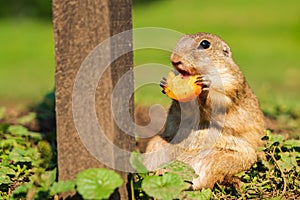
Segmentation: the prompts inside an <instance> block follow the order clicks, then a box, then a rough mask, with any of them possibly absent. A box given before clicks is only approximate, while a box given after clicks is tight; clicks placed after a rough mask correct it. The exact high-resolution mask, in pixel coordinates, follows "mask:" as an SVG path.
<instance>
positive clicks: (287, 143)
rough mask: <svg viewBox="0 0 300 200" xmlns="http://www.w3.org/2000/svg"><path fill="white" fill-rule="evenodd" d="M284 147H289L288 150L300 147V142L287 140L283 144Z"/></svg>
mask: <svg viewBox="0 0 300 200" xmlns="http://www.w3.org/2000/svg"><path fill="white" fill-rule="evenodd" d="M284 146H286V147H290V148H293V147H300V141H299V140H294V139H292V140H287V141H285V142H284Z"/></svg>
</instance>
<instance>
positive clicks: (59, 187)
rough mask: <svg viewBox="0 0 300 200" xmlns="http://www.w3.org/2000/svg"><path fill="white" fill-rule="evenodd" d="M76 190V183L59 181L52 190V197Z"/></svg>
mask: <svg viewBox="0 0 300 200" xmlns="http://www.w3.org/2000/svg"><path fill="white" fill-rule="evenodd" d="M74 189H75V181H71V180H67V181H59V182H54V183H53V185H52V186H51V188H50V195H51V196H53V195H55V194H59V193H62V192H68V191H72V190H74Z"/></svg>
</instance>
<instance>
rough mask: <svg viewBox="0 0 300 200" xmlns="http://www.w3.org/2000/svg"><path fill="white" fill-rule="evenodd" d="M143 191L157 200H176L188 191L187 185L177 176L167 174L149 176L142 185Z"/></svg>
mask: <svg viewBox="0 0 300 200" xmlns="http://www.w3.org/2000/svg"><path fill="white" fill-rule="evenodd" d="M142 189H143V190H144V191H145V192H146V193H147V194H148V195H149V196H152V197H154V198H157V199H163V200H168V199H174V198H176V197H178V195H179V193H180V192H181V191H182V190H184V189H187V184H186V183H185V182H184V180H183V179H182V178H181V177H180V176H179V175H177V174H172V173H165V174H163V175H162V176H156V175H155V176H148V177H146V178H145V179H144V181H143V183H142Z"/></svg>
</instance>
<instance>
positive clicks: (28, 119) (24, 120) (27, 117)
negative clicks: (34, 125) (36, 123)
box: [17, 112, 36, 125]
mask: <svg viewBox="0 0 300 200" xmlns="http://www.w3.org/2000/svg"><path fill="white" fill-rule="evenodd" d="M35 118H36V113H35V112H30V113H28V114H27V115H25V116H23V117H20V118H19V119H17V123H19V124H22V125H25V124H28V123H30V122H32V121H33V120H34V119H35Z"/></svg>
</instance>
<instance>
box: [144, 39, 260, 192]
mask: <svg viewBox="0 0 300 200" xmlns="http://www.w3.org/2000/svg"><path fill="white" fill-rule="evenodd" d="M170 59H171V62H172V65H173V66H174V68H175V70H176V71H177V72H179V73H180V75H181V76H184V77H189V76H194V75H198V76H199V77H200V78H199V79H197V81H196V82H195V84H197V85H200V86H201V88H202V91H201V93H200V95H199V96H197V97H196V98H195V99H194V100H191V101H189V102H179V101H176V100H173V102H172V105H171V107H170V109H169V112H168V117H167V121H166V124H165V130H164V132H163V133H162V134H161V135H157V136H155V137H153V138H152V139H151V140H150V141H149V143H148V145H147V148H146V155H145V158H144V161H143V162H144V164H145V166H146V167H147V168H148V169H149V170H156V169H158V167H159V166H160V165H161V164H163V163H166V162H171V161H172V160H180V161H183V162H185V163H187V164H189V165H190V166H191V167H192V168H193V169H194V170H195V172H196V173H197V174H198V175H199V176H198V178H195V179H194V180H193V189H194V190H199V189H201V188H213V186H214V184H215V183H216V182H218V183H225V182H226V183H228V182H229V183H230V182H233V180H234V179H235V175H236V174H237V173H239V172H241V171H244V170H248V169H249V168H250V167H251V165H252V164H254V163H255V162H256V160H257V152H256V149H257V148H258V147H260V146H262V145H263V143H262V141H261V137H262V136H263V134H264V131H265V125H264V117H263V114H262V111H261V109H260V107H259V103H258V100H257V98H256V96H255V95H254V94H253V92H252V91H251V89H250V87H249V85H248V83H247V82H246V80H245V77H244V75H243V73H242V72H241V70H240V69H239V67H238V65H237V64H236V63H235V62H234V60H233V59H232V54H231V51H230V48H229V46H228V45H227V44H226V43H225V42H224V41H223V40H222V39H220V38H219V37H218V36H216V35H213V34H210V33H197V34H190V35H184V36H183V37H181V38H180V39H179V41H178V43H177V45H176V47H175V49H174V51H173V52H172V55H171V58H170ZM161 86H162V87H164V88H167V87H168V85H167V82H166V79H163V80H162V81H161Z"/></svg>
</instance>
